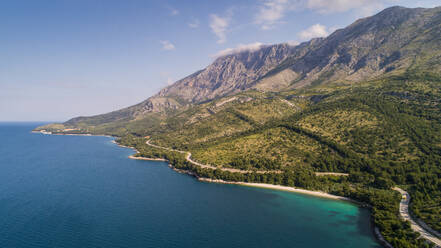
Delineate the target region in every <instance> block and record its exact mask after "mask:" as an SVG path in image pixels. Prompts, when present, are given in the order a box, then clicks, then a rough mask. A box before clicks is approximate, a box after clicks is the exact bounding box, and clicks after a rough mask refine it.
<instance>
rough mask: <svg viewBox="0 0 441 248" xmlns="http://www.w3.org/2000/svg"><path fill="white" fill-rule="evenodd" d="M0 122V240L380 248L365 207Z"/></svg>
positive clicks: (98, 140)
mask: <svg viewBox="0 0 441 248" xmlns="http://www.w3.org/2000/svg"><path fill="white" fill-rule="evenodd" d="M41 124H44V123H35V122H21V123H14V122H3V123H0V247H1V248H9V247H11V248H25V247H26V248H27V247H32V248H34V247H56V248H63V247H64V248H73V247H80V248H82V247H94V248H95V247H103V248H116V247H118V248H120V247H127V248H129V247H130V248H137V247H140V248H141V247H186V248H187V247H188V248H197V247H204V248H205V247H243V248H247V247H250V248H251V247H253V248H255V247H269V248H275V247H298V248H301V247H305V248H306V247H308V248H311V247H312V248H314V247H327V248H332V247H335V248H345V247H356V248H368V247H370V248H372V247H381V246H380V245H379V244H378V242H377V241H376V239H375V237H374V235H373V232H372V224H371V221H370V213H369V210H368V209H365V208H361V207H358V206H357V205H354V204H352V203H349V202H345V201H338V200H331V199H325V198H319V197H314V196H309V195H304V194H299V193H291V192H283V191H276V190H270V189H262V188H254V187H246V186H239V185H225V184H216V183H207V182H200V181H198V180H197V179H195V178H194V177H192V176H189V175H186V174H179V173H177V172H175V171H173V170H172V169H170V168H169V166H168V164H167V163H166V162H158V161H141V160H131V159H128V156H129V155H131V154H133V150H131V149H128V148H123V147H119V146H117V145H116V144H114V143H113V142H112V140H113V138H110V137H104V136H66V135H45V134H41V133H32V132H31V131H32V129H34V128H35V127H37V126H39V125H41Z"/></svg>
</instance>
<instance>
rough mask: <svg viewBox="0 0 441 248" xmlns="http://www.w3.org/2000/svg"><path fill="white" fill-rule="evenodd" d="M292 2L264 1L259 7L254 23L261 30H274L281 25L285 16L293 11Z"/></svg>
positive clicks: (282, 0) (281, 0)
mask: <svg viewBox="0 0 441 248" xmlns="http://www.w3.org/2000/svg"><path fill="white" fill-rule="evenodd" d="M293 4H294V2H293V1H290V0H266V1H264V2H263V4H262V5H261V6H260V7H259V13H258V14H257V15H256V16H255V23H256V24H258V25H260V27H261V28H262V29H263V30H268V29H272V28H274V26H275V25H277V24H279V23H282V18H283V17H284V16H285V14H286V13H287V12H288V11H290V10H293V9H294V5H293Z"/></svg>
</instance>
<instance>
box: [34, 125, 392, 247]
mask: <svg viewBox="0 0 441 248" xmlns="http://www.w3.org/2000/svg"><path fill="white" fill-rule="evenodd" d="M32 132H33V133H42V134H50V135H78V136H106V137H110V138H115V137H114V136H109V135H92V134H52V133H43V132H41V131H32ZM111 142H112V143H114V144H116V145H117V146H120V147H124V148H129V149H132V150H134V151H135V154H132V155H130V156H128V158H129V159H134V160H146V161H158V162H159V161H163V162H169V161H168V160H167V159H162V158H147V157H135V156H134V155H136V154H137V153H139V152H138V150H137V149H135V148H134V147H129V146H125V145H121V144H119V143H117V142H116V141H115V140H112V141H111ZM168 167H169V168H171V169H172V170H174V171H175V172H178V173H181V174H187V175H190V176H193V177H195V178H196V179H197V180H199V181H200V182H207V183H220V184H235V185H240V186H245V187H256V188H265V189H270V190H278V191H285V192H292V193H300V194H305V195H310V196H314V197H321V198H326V199H331V200H338V201H346V202H350V203H352V204H356V205H358V206H359V207H366V208H370V207H371V206H370V205H368V204H365V203H362V202H359V201H356V200H353V199H351V198H348V197H343V196H338V195H333V194H329V193H325V192H322V191H313V190H306V189H300V188H295V187H289V186H282V185H275V184H265V183H248V182H233V181H225V180H220V179H210V178H203V177H199V176H198V175H197V174H196V173H194V172H192V171H188V170H182V169H177V168H175V167H174V166H173V165H172V164H170V163H168ZM372 232H373V234H374V237H375V238H376V239H377V241H378V242H379V243H380V244H381V245H382V246H383V247H387V248H393V246H392V245H391V244H390V243H388V242H387V241H386V239H385V238H384V237H383V235H381V232H380V231H379V229H378V227H376V226H375V225H373V226H372Z"/></svg>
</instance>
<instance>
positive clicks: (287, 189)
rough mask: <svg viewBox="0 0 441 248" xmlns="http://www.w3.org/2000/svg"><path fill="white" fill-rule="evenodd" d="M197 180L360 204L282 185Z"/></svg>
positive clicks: (341, 197) (207, 179) (206, 179)
mask: <svg viewBox="0 0 441 248" xmlns="http://www.w3.org/2000/svg"><path fill="white" fill-rule="evenodd" d="M198 179H199V181H202V182H210V183H223V184H236V185H242V186H248V187H257V188H265V189H273V190H281V191H288V192H295V193H301V194H307V195H312V196H316V197H323V198H328V199H334V200H343V201H349V202H352V203H356V204H360V205H361V203H359V202H357V201H355V200H352V199H350V198H347V197H343V196H337V195H332V194H328V193H325V192H321V191H312V190H306V189H299V188H294V187H288V186H282V185H274V184H266V183H246V182H229V181H224V180H218V179H217V180H216V179H210V178H198Z"/></svg>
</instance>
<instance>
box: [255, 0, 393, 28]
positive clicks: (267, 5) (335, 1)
mask: <svg viewBox="0 0 441 248" xmlns="http://www.w3.org/2000/svg"><path fill="white" fill-rule="evenodd" d="M397 1H400V0H262V2H261V4H260V5H259V6H258V13H257V14H256V16H255V17H254V23H255V24H257V25H259V26H260V27H261V28H262V29H263V30H268V29H272V28H274V27H276V26H277V25H278V24H281V23H284V20H283V19H284V17H285V16H286V15H287V14H288V13H289V12H292V11H295V10H305V9H309V10H312V11H314V12H317V13H320V14H331V13H342V12H347V11H354V12H355V13H356V14H358V15H359V16H360V17H364V16H368V15H372V14H374V13H375V12H377V11H379V10H381V9H384V8H385V7H386V6H387V5H390V4H391V3H396V2H397Z"/></svg>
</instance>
